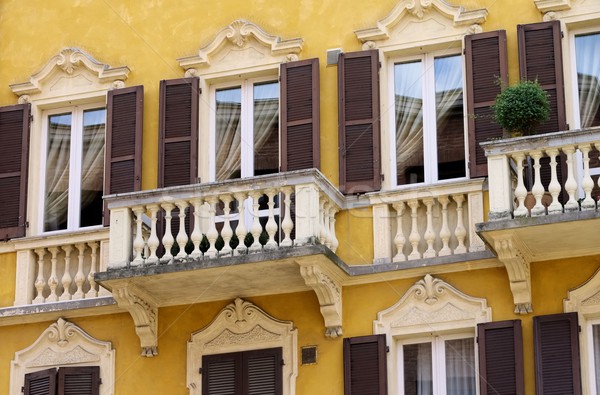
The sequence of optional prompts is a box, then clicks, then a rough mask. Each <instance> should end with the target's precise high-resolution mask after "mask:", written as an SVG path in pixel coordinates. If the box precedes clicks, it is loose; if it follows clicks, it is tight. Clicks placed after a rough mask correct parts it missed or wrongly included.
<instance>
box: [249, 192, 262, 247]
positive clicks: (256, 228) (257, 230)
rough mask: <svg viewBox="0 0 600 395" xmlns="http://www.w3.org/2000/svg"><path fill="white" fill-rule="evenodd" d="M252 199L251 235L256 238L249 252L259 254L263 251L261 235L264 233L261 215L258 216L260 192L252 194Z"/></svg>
mask: <svg viewBox="0 0 600 395" xmlns="http://www.w3.org/2000/svg"><path fill="white" fill-rule="evenodd" d="M250 196H251V197H252V225H251V226H250V233H252V237H253V238H254V243H252V245H251V246H250V248H249V249H248V250H249V252H257V251H260V250H262V245H261V244H260V240H259V238H260V234H261V233H262V226H261V224H260V222H259V220H258V219H259V214H258V208H259V204H258V199H259V198H260V196H261V193H260V192H252V193H251V194H250Z"/></svg>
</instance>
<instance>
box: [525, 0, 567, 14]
mask: <svg viewBox="0 0 600 395" xmlns="http://www.w3.org/2000/svg"><path fill="white" fill-rule="evenodd" d="M533 3H534V4H535V6H536V7H537V9H538V11H540V12H541V13H543V14H545V13H547V12H550V11H554V12H555V11H564V10H570V9H571V0H534V2H533Z"/></svg>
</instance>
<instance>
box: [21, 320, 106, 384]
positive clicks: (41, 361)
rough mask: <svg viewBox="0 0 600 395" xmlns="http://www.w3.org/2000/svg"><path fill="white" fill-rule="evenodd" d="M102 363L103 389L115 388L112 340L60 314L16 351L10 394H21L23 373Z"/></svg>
mask: <svg viewBox="0 0 600 395" xmlns="http://www.w3.org/2000/svg"><path fill="white" fill-rule="evenodd" d="M82 365H84V366H85V365H87V366H89V365H96V366H100V378H101V379H102V384H101V387H100V392H101V393H102V394H107V395H112V394H113V392H114V388H113V384H114V371H115V352H114V350H113V349H112V345H111V343H110V342H104V341H100V340H97V339H95V338H93V337H91V336H90V335H88V334H87V333H86V332H84V331H83V330H82V329H81V328H80V327H78V326H77V325H75V324H73V323H71V322H69V321H66V320H64V319H62V318H59V319H58V321H56V322H55V323H53V324H51V325H50V326H49V327H48V328H46V330H44V331H43V332H42V334H41V335H40V336H39V337H38V338H37V340H35V341H34V342H33V344H31V345H30V346H29V347H27V348H25V349H23V350H20V351H17V352H16V353H15V357H14V359H13V360H12V361H11V363H10V377H11V380H10V394H11V395H18V394H21V387H22V386H23V385H24V382H23V380H24V376H25V374H27V373H31V372H34V371H37V370H41V369H46V368H49V367H60V366H82Z"/></svg>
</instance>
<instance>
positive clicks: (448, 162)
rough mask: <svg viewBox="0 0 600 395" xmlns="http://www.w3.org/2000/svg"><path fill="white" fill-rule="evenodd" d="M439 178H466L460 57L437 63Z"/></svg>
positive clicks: (436, 99)
mask: <svg viewBox="0 0 600 395" xmlns="http://www.w3.org/2000/svg"><path fill="white" fill-rule="evenodd" d="M434 70H435V101H436V121H437V147H438V148H437V149H438V152H437V156H438V179H439V180H446V179H449V178H458V177H465V176H466V172H465V139H464V117H463V90H462V65H461V57H460V56H459V55H457V56H447V57H443V58H436V59H435V60H434Z"/></svg>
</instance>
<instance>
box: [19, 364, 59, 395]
mask: <svg viewBox="0 0 600 395" xmlns="http://www.w3.org/2000/svg"><path fill="white" fill-rule="evenodd" d="M23 393H24V394H25V395H56V369H55V368H52V369H46V370H40V371H38V372H33V373H28V374H26V375H25V386H24V391H23Z"/></svg>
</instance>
